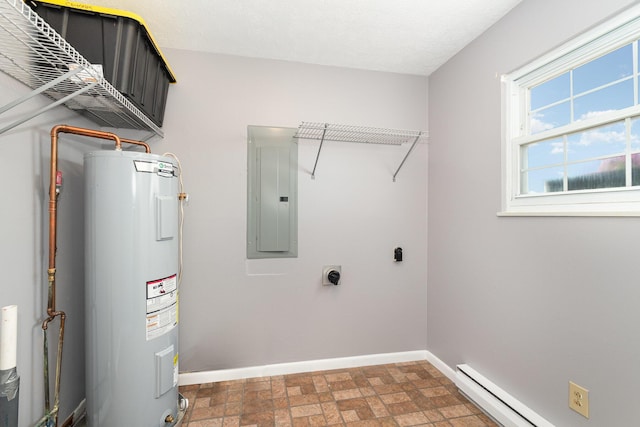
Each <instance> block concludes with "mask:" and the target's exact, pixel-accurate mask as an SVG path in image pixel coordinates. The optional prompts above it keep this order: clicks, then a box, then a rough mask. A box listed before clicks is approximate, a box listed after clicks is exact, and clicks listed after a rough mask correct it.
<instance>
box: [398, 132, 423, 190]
mask: <svg viewBox="0 0 640 427" xmlns="http://www.w3.org/2000/svg"><path fill="white" fill-rule="evenodd" d="M421 136H422V132H420V133H418V136H416V139H414V140H413V143H412V144H411V147H409V151H407V154H405V155H404V159H402V162H401V163H400V166H398V169H396V172H395V173H394V174H393V182H396V175H398V172H400V169H402V166H403V165H404V162H406V161H407V157H409V154H411V151H413V147H415V146H416V143H417V142H418V140H419V139H420V137H421Z"/></svg>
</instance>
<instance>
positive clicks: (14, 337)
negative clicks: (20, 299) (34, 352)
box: [0, 305, 18, 371]
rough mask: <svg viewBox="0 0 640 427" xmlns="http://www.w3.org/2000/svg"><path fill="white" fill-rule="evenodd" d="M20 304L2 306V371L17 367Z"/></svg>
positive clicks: (0, 327)
mask: <svg viewBox="0 0 640 427" xmlns="http://www.w3.org/2000/svg"><path fill="white" fill-rule="evenodd" d="M17 349H18V306H17V305H8V306H6V307H2V324H1V325H0V371H5V370H8V369H13V368H15V367H16V359H17V354H18V351H17Z"/></svg>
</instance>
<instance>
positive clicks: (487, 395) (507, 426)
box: [455, 365, 554, 427]
mask: <svg viewBox="0 0 640 427" xmlns="http://www.w3.org/2000/svg"><path fill="white" fill-rule="evenodd" d="M457 368H458V370H457V372H456V379H455V383H456V386H457V387H458V389H459V390H460V391H461V392H462V393H463V394H465V395H466V396H467V397H469V398H470V399H471V400H473V401H474V402H475V403H476V404H477V405H478V406H480V407H481V408H482V409H483V410H484V411H485V412H487V414H489V415H490V416H491V417H493V418H494V419H495V420H496V421H498V422H499V423H500V424H502V425H503V426H504V427H554V426H553V424H551V423H550V422H549V421H547V420H545V419H544V418H542V417H541V416H540V415H538V414H537V413H535V412H533V411H532V410H531V409H529V408H528V407H527V406H525V405H524V404H523V403H522V402H520V401H519V400H517V399H516V398H514V397H513V396H511V395H510V394H508V393H507V392H506V391H504V390H503V389H501V388H500V387H498V386H497V385H495V384H494V383H493V382H491V381H489V380H488V379H487V378H486V377H484V376H483V375H481V374H479V373H478V372H477V371H476V370H474V369H473V368H471V367H470V366H469V365H458V366H457Z"/></svg>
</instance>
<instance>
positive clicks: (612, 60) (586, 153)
mask: <svg viewBox="0 0 640 427" xmlns="http://www.w3.org/2000/svg"><path fill="white" fill-rule="evenodd" d="M638 39H640V6H636V7H634V8H631V9H629V10H627V11H626V12H625V13H623V14H622V15H620V16H618V17H616V18H614V19H612V20H610V21H609V22H608V23H606V24H604V25H602V26H599V27H598V28H595V29H594V30H592V31H590V32H588V33H586V34H584V35H582V36H581V37H579V38H577V39H575V40H573V41H572V42H569V43H567V44H565V45H564V46H562V47H560V48H559V49H557V50H556V51H554V52H552V53H550V54H548V55H545V56H544V57H543V58H540V59H538V60H536V61H534V62H532V63H531V64H529V65H527V66H525V67H523V68H522V69H520V70H517V71H515V72H513V73H511V74H509V75H506V76H504V77H503V95H504V104H503V107H504V108H503V111H504V118H503V119H504V122H503V125H504V140H503V170H504V179H503V181H504V190H503V191H504V201H503V214H506V215H509V214H514V215H640V51H639V42H638Z"/></svg>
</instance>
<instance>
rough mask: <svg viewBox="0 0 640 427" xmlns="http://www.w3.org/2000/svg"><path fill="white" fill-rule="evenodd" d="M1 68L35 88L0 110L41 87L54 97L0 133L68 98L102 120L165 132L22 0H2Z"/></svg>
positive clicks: (111, 124) (102, 122) (72, 105)
mask: <svg viewBox="0 0 640 427" xmlns="http://www.w3.org/2000/svg"><path fill="white" fill-rule="evenodd" d="M0 70H1V71H4V72H5V73H6V74H8V75H10V76H12V77H13V78H15V79H17V80H19V81H21V82H22V83H24V84H25V85H27V86H29V87H30V88H31V89H33V92H32V93H31V94H29V95H27V96H25V97H23V98H21V99H19V100H15V101H14V102H11V103H9V104H7V105H5V106H3V107H2V106H0V113H3V112H5V111H7V110H9V109H11V108H13V107H15V106H16V105H18V104H20V103H22V102H25V101H26V100H28V99H30V98H31V97H33V96H35V95H37V94H40V93H42V94H44V95H46V96H48V97H49V98H51V99H52V100H54V102H53V103H52V104H50V105H49V106H47V107H45V108H43V109H41V110H39V111H37V112H35V113H32V114H30V115H25V116H24V117H23V118H21V119H20V120H18V121H16V122H14V123H12V124H10V125H8V126H5V127H2V128H0V133H3V132H5V131H7V130H9V129H11V128H13V127H15V126H17V125H19V124H21V123H24V122H25V121H27V120H29V119H31V118H33V117H35V116H36V115H38V114H41V113H43V112H44V111H46V110H48V109H50V108H53V107H54V106H56V105H58V104H64V105H66V106H67V107H68V108H70V109H72V110H74V111H77V112H78V113H80V114H82V115H84V116H86V117H88V118H89V119H91V120H93V121H94V122H96V123H98V124H100V125H101V126H108V127H114V128H127V129H140V130H146V131H150V132H152V133H153V134H156V135H158V136H161V137H162V136H164V134H163V132H162V130H161V129H160V128H159V127H158V126H156V125H155V124H154V123H153V122H152V121H151V120H150V119H149V118H148V117H147V116H146V115H145V114H144V113H142V112H141V111H140V110H139V109H138V108H137V107H135V106H134V105H133V104H132V103H131V102H130V101H129V100H128V99H127V98H125V97H124V95H122V94H121V93H120V92H119V91H117V90H116V89H115V88H114V87H113V86H112V85H111V84H110V83H109V82H108V81H107V80H105V79H104V77H102V76H101V75H100V73H99V72H98V71H97V70H96V69H94V67H93V66H92V65H91V64H90V63H89V62H88V61H87V60H86V59H85V58H84V57H83V56H82V55H80V54H79V53H78V52H77V51H76V50H75V49H74V48H73V47H72V46H71V45H69V43H67V42H66V41H65V40H64V39H63V38H62V37H61V36H60V35H59V34H58V33H57V32H56V31H55V30H53V29H52V28H51V27H50V26H49V25H48V24H47V23H46V22H44V20H42V18H40V17H39V16H38V15H37V14H36V13H35V12H34V11H33V10H32V9H31V8H30V7H29V6H27V5H26V4H25V3H24V2H23V1H22V0H0Z"/></svg>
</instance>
